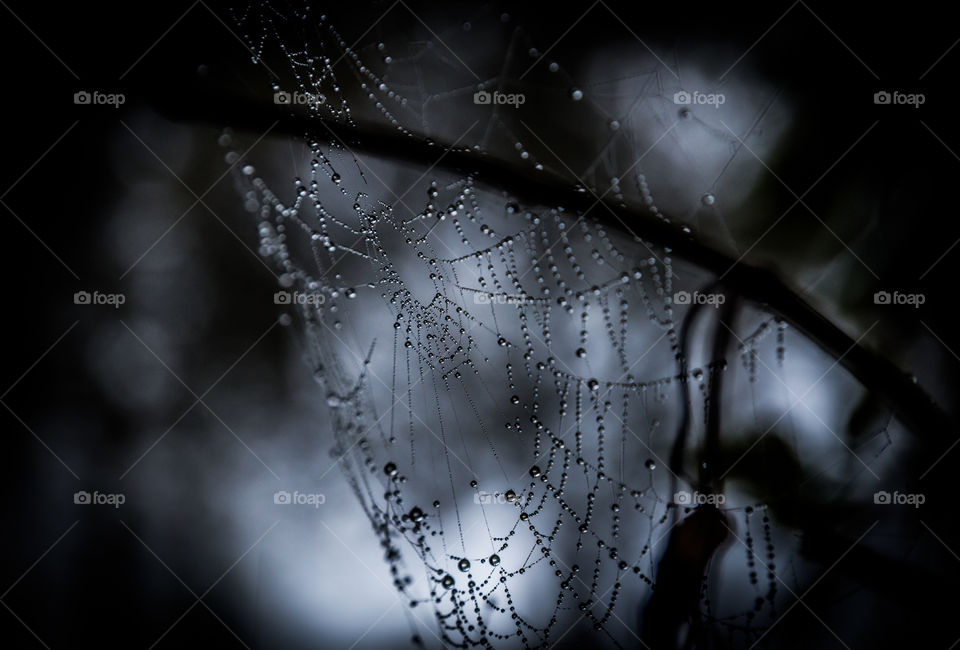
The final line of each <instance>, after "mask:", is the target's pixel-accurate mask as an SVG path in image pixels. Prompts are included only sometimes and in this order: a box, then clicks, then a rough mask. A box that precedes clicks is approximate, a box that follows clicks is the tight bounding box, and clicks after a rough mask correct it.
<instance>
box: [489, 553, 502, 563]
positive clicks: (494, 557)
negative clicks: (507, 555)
mask: <svg viewBox="0 0 960 650" xmlns="http://www.w3.org/2000/svg"><path fill="white" fill-rule="evenodd" d="M499 564H500V556H499V555H497V554H496V553H494V554H493V555H491V556H490V566H497V565H499Z"/></svg>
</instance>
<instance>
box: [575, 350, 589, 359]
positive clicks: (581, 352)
mask: <svg viewBox="0 0 960 650" xmlns="http://www.w3.org/2000/svg"><path fill="white" fill-rule="evenodd" d="M577 356H578V357H579V358H581V359H583V358H584V357H586V356H587V351H586V350H584V349H583V348H577Z"/></svg>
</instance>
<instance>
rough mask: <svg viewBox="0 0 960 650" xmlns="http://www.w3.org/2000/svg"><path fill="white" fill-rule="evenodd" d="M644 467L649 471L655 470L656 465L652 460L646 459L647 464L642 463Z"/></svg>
mask: <svg viewBox="0 0 960 650" xmlns="http://www.w3.org/2000/svg"><path fill="white" fill-rule="evenodd" d="M644 466H646V468H647V469H649V470H655V469H657V464H656V463H655V462H654V461H653V459H652V458H648V459H647V462H645V463H644Z"/></svg>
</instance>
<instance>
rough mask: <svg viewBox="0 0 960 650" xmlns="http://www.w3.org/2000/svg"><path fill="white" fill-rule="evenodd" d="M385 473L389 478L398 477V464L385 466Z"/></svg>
mask: <svg viewBox="0 0 960 650" xmlns="http://www.w3.org/2000/svg"><path fill="white" fill-rule="evenodd" d="M383 473H384V474H386V475H387V476H396V475H397V465H396V463H387V464H386V465H384V466H383Z"/></svg>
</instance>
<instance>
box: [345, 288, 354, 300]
mask: <svg viewBox="0 0 960 650" xmlns="http://www.w3.org/2000/svg"><path fill="white" fill-rule="evenodd" d="M344 294H345V295H346V296H347V298H349V299H350V300H353V299H354V298H356V297H357V290H356V289H353V288H350V289H347V290H346V291H345V292H344Z"/></svg>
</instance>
